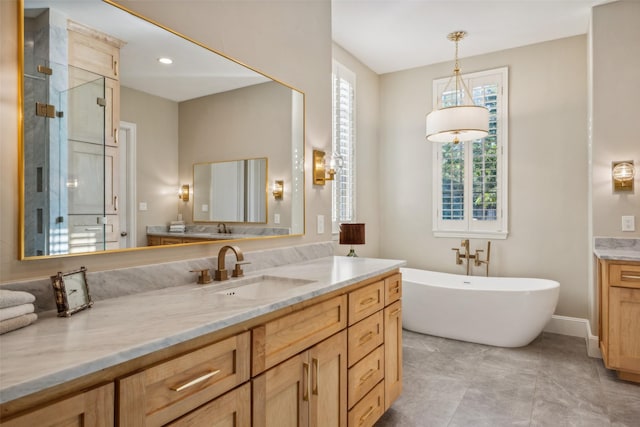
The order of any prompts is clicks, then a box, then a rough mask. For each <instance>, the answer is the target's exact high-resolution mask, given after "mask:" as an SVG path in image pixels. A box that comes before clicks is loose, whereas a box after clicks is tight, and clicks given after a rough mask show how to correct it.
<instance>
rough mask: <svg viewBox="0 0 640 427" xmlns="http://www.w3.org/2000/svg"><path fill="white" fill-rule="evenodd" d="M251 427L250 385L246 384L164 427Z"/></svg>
mask: <svg viewBox="0 0 640 427" xmlns="http://www.w3.org/2000/svg"><path fill="white" fill-rule="evenodd" d="M199 425H203V426H205V425H206V426H212V427H216V426H223V425H224V426H229V427H245V426H250V425H251V384H249V383H246V384H244V385H242V386H240V387H238V388H236V389H235V390H233V391H230V392H229V393H227V394H225V395H224V396H221V397H218V398H217V399H215V400H214V401H212V402H209V403H207V404H206V405H204V406H202V407H201V408H198V409H196V410H195V411H193V412H190V413H189V414H187V415H185V416H184V417H182V418H180V419H178V420H176V421H174V422H172V423H170V424H167V426H166V427H189V426H191V427H192V426H199Z"/></svg>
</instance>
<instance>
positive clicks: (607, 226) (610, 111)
mask: <svg viewBox="0 0 640 427" xmlns="http://www.w3.org/2000/svg"><path fill="white" fill-rule="evenodd" d="M591 31H592V32H591V43H592V46H593V52H592V58H591V60H592V62H593V66H592V67H593V68H592V76H591V78H592V82H591V88H590V90H591V94H592V99H593V101H592V102H593V104H592V117H591V120H592V140H591V144H592V167H593V170H592V187H591V188H592V192H593V199H592V209H593V235H594V236H609V237H612V236H617V237H636V238H638V237H640V141H639V140H638V136H637V131H636V129H635V126H636V124H637V122H638V119H639V118H640V81H639V78H640V2H638V1H618V2H614V3H607V4H604V5H601V6H597V7H594V8H593V12H592V27H591ZM619 160H633V161H634V162H635V167H636V178H635V187H636V188H635V193H634V194H622V193H615V194H614V193H613V192H612V189H611V185H612V184H611V162H613V161H619ZM622 215H635V217H636V231H635V232H623V231H622V230H621V221H622V219H621V216H622Z"/></svg>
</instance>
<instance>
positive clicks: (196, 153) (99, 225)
mask: <svg viewBox="0 0 640 427" xmlns="http://www.w3.org/2000/svg"><path fill="white" fill-rule="evenodd" d="M22 6H23V7H22V10H23V17H21V18H23V19H21V23H20V25H21V32H22V34H23V36H24V39H23V41H24V44H23V45H24V49H23V52H22V53H23V73H22V74H23V93H22V96H21V98H20V99H21V103H22V107H23V120H22V123H21V125H22V132H21V140H20V149H21V156H22V159H23V164H22V168H21V172H22V173H21V176H20V182H21V186H22V190H23V192H24V197H23V198H22V203H21V207H20V208H21V210H20V219H21V224H20V228H21V253H20V257H21V259H25V258H39V257H50V256H65V255H73V254H78V253H90V252H100V253H102V252H109V251H117V250H126V249H129V248H143V247H149V246H150V245H151V244H154V245H155V244H158V243H157V242H155V243H151V241H150V240H149V236H148V234H149V233H148V231H149V230H152V231H153V232H154V233H156V235H157V234H158V232H159V231H163V230H164V231H166V233H167V236H168V237H174V238H173V239H171V238H167V239H165V240H164V242H165V243H162V244H171V243H189V242H200V243H202V242H205V241H220V240H235V239H241V238H260V237H274V236H295V235H303V234H304V171H303V168H304V93H302V92H301V91H299V90H297V89H295V88H293V87H291V86H289V85H287V84H285V83H282V82H280V81H278V80H275V79H273V78H271V77H269V76H267V75H265V74H263V73H261V72H258V71H256V70H254V69H252V68H250V67H248V66H245V65H244V64H241V63H240V62H238V61H235V60H233V59H231V58H229V57H227V56H225V55H222V54H220V53H218V52H216V51H214V50H212V49H210V48H208V47H205V46H203V45H201V44H199V43H197V42H196V41H194V40H191V39H189V38H187V37H184V36H182V35H180V34H178V33H176V32H173V31H172V30H170V29H168V28H166V27H163V26H162V25H160V24H157V23H154V22H152V21H150V20H147V19H145V18H144V17H141V16H139V15H137V14H136V13H134V12H132V11H130V10H127V9H126V8H123V7H121V6H120V5H118V4H117V2H114V1H111V0H83V1H78V0H22ZM162 58H168V59H170V60H172V61H173V63H171V64H163V63H161V61H160V60H161V59H162ZM163 61H164V60H163ZM166 62H168V61H166ZM256 158H264V159H265V165H266V164H268V170H266V171H265V177H266V176H268V177H269V178H268V179H271V180H281V181H283V182H284V183H285V184H284V188H285V194H284V197H283V198H282V199H276V198H274V197H270V194H271V193H270V191H269V187H270V186H271V185H272V184H273V183H271V182H266V185H264V192H263V193H261V195H260V197H261V200H262V201H264V203H265V207H264V209H263V210H262V211H263V212H262V214H263V217H262V219H263V220H261V221H255V220H246V219H245V218H242V220H237V221H233V220H232V219H229V220H227V221H224V220H223V221H219V220H217V219H215V218H212V217H209V218H208V219H204V220H203V219H202V218H197V217H194V209H196V207H195V204H194V203H195V202H197V200H196V201H194V197H193V196H194V195H195V192H197V191H198V185H197V183H196V182H194V175H193V167H194V165H195V164H197V163H220V162H230V161H232V160H237V159H256ZM186 186H189V188H190V191H191V196H192V197H190V198H189V200H188V201H183V199H185V198H183V197H178V193H179V189H180V188H183V187H185V188H186ZM220 188H228V189H229V191H232V192H235V191H237V187H234V186H233V185H222V186H220ZM229 199H230V198H225V197H222V198H220V199H219V200H229ZM231 199H232V197H231ZM216 203H218V202H216ZM220 203H224V202H220ZM208 204H209V203H207V205H208ZM197 209H198V210H199V211H202V209H203V206H202V203H200V206H199V207H198V208H197ZM235 219H239V218H235ZM207 222H211V224H210V225H209V226H207V224H206V223H207ZM220 222H225V223H226V222H228V223H231V224H224V227H222V229H231V228H233V229H234V230H235V232H234V233H233V234H230V233H221V232H219V230H221V227H219V226H218V223H220ZM175 224H183V225H184V226H183V227H182V228H180V227H174V228H175V229H180V230H183V231H179V232H176V231H175V230H174V228H172V227H171V226H172V225H174V226H175ZM227 226H229V227H227ZM190 231H193V232H194V233H195V232H197V234H198V236H195V235H190V234H189V233H190ZM207 233H211V236H210V237H211V238H210V239H208V238H207ZM196 237H197V238H196Z"/></svg>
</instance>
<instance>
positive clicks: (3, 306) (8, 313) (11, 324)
mask: <svg viewBox="0 0 640 427" xmlns="http://www.w3.org/2000/svg"><path fill="white" fill-rule="evenodd" d="M35 300H36V297H34V296H33V295H32V294H30V293H28V292H22V291H10V290H6V289H0V334H5V333H7V332H10V331H13V330H15V329H19V328H24V327H25V326H29V325H30V324H32V323H33V322H35V321H36V319H37V318H38V315H37V314H35V313H34V309H35V307H34V305H33V302H34V301H35Z"/></svg>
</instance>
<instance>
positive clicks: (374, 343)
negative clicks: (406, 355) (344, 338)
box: [347, 311, 384, 366]
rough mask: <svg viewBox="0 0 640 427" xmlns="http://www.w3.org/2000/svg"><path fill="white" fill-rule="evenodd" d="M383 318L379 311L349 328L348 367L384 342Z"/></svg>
mask: <svg viewBox="0 0 640 427" xmlns="http://www.w3.org/2000/svg"><path fill="white" fill-rule="evenodd" d="M383 331H384V316H383V313H382V312H381V311H379V312H377V313H376V314H373V315H371V316H369V317H367V318H366V319H364V320H362V321H361V322H359V323H356V324H355V325H353V326H351V327H349V332H348V338H349V342H348V343H347V348H348V352H349V353H348V356H347V360H348V363H349V366H352V365H354V364H355V363H356V362H357V361H359V360H360V359H362V358H363V357H364V356H365V355H367V354H368V353H369V352H371V350H373V349H374V348H376V347H378V346H379V345H380V344H382V343H383V341H384V333H383Z"/></svg>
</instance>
